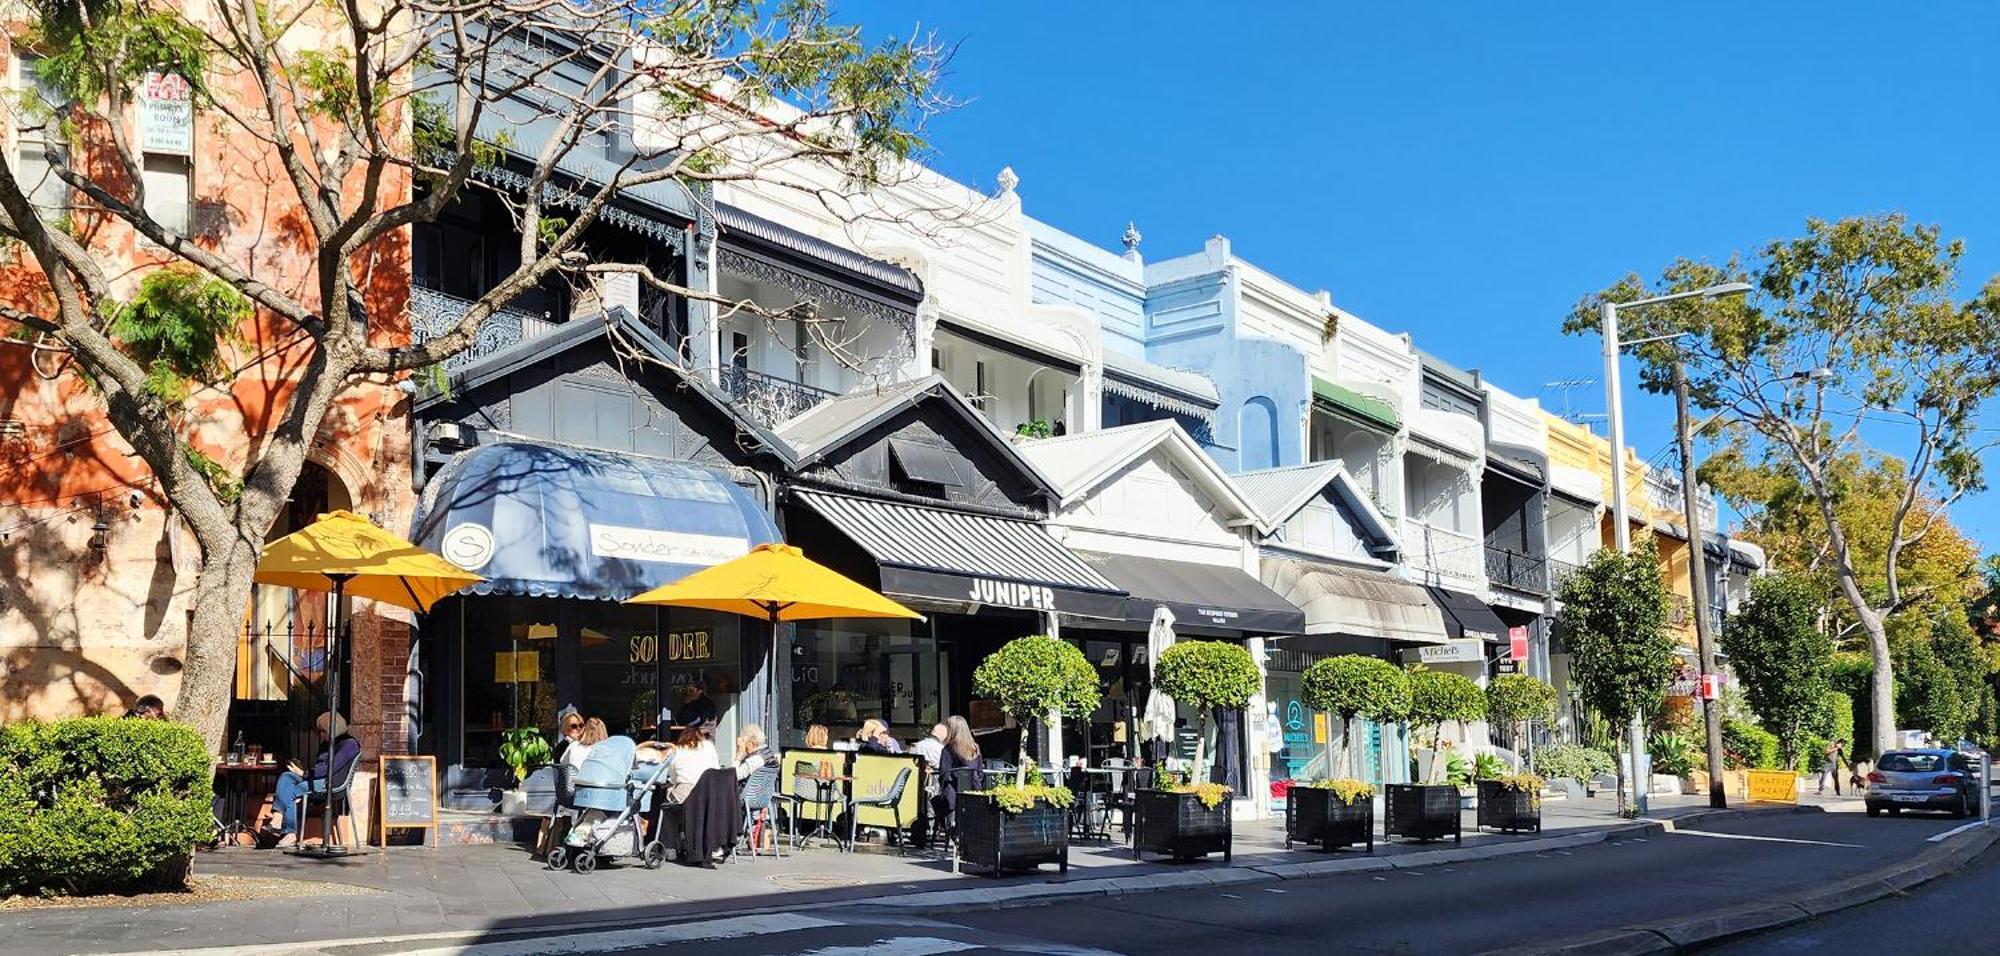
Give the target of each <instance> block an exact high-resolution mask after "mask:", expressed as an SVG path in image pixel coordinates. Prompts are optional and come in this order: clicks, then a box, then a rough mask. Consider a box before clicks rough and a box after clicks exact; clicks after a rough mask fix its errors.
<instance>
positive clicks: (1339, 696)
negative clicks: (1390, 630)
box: [1302, 654, 1410, 723]
mask: <svg viewBox="0 0 2000 956" xmlns="http://www.w3.org/2000/svg"><path fill="white" fill-rule="evenodd" d="M1302 683H1303V684H1304V685H1305V686H1304V691H1305V701H1306V704H1307V706H1310V707H1311V708H1312V709H1314V710H1317V711H1322V712H1324V713H1329V714H1333V715H1336V716H1338V717H1339V718H1340V719H1341V720H1344V721H1345V720H1353V719H1354V718H1356V717H1360V718H1362V719H1363V720H1371V721H1374V722H1376V723H1389V722H1392V721H1398V720H1402V719H1404V718H1405V717H1407V716H1409V713H1410V679H1409V677H1408V676H1407V675H1406V674H1404V672H1403V670H1402V668H1399V667H1397V666H1396V665H1394V664H1391V663H1389V662H1388V661H1385V660H1383V659H1381V658H1379V657H1365V656H1362V655H1360V654H1342V655H1340V656H1338V657H1326V658H1321V659H1319V660H1317V661H1314V662H1312V664H1311V665H1310V666H1308V667H1307V668H1306V672H1305V674H1304V675H1303V677H1302Z"/></svg>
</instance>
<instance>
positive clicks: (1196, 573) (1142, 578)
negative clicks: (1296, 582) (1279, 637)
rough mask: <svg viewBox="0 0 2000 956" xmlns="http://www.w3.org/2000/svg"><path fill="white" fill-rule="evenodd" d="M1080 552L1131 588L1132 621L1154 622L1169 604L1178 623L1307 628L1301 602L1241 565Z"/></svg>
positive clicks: (1250, 629) (1272, 630)
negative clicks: (1156, 611) (1155, 613)
mask: <svg viewBox="0 0 2000 956" xmlns="http://www.w3.org/2000/svg"><path fill="white" fill-rule="evenodd" d="M1076 554H1077V555H1078V556H1079V557H1081V558H1083V559H1084V560H1085V561H1087V562H1089V563H1090V566H1091V567H1093V568H1096V569H1097V570H1098V571H1099V572H1100V573H1102V574H1103V575H1104V576H1105V577H1106V578H1109V579H1110V580H1111V581H1112V582H1113V583H1115V584H1117V585H1118V586H1119V587H1121V588H1124V589H1125V590H1126V591H1129V592H1131V594H1132V596H1131V597H1130V598H1129V599H1128V600H1127V602H1126V611H1125V619H1126V620H1127V621H1132V622H1136V623H1145V622H1148V621H1151V620H1152V617H1153V609H1154V608H1155V607H1160V606H1165V607H1166V608H1167V609H1168V610H1170V611H1172V612H1174V621H1175V624H1174V626H1175V627H1176V628H1180V627H1205V628H1212V629H1217V630H1225V631H1239V632H1242V633H1244V634H1249V635H1259V634H1301V633H1304V632H1305V615H1304V614H1303V613H1301V612H1300V611H1299V609H1298V607H1297V606H1296V605H1294V604H1292V603H1291V602H1290V601H1287V600H1285V599H1284V598H1283V597H1281V596H1279V595H1278V594H1277V593H1276V592H1274V591H1272V590H1271V589H1270V588H1267V587H1265V586H1264V585H1263V583H1262V582H1260V581H1258V580H1257V579H1256V578H1253V577H1251V576H1250V575H1248V574H1245V573H1244V572H1242V571H1241V570H1238V569H1236V568H1228V567H1222V566H1220V565H1212V564H1191V563H1189V562H1186V561H1167V560H1162V559H1160V558H1144V557H1139V556H1137V555H1129V554H1106V553H1103V552H1098V551H1078V552H1076Z"/></svg>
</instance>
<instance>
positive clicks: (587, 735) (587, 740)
mask: <svg viewBox="0 0 2000 956" xmlns="http://www.w3.org/2000/svg"><path fill="white" fill-rule="evenodd" d="M610 736H611V731H610V729H609V728H607V727H605V726H604V721H603V720H602V719H599V718H597V717H592V718H590V719H589V720H586V721H583V723H582V724H581V726H580V729H579V730H578V731H577V733H576V734H575V735H574V736H572V737H570V742H569V746H567V747H564V748H563V754H562V758H561V759H562V762H563V763H566V764H569V765H570V766H572V767H582V766H583V762H584V760H585V759H587V758H588V757H589V756H590V748H591V747H592V746H594V745H596V744H601V743H603V742H604V741H605V738H608V737H610Z"/></svg>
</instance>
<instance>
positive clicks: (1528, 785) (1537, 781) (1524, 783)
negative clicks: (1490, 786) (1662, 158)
mask: <svg viewBox="0 0 2000 956" xmlns="http://www.w3.org/2000/svg"><path fill="white" fill-rule="evenodd" d="M1485 779H1486V780H1488V781H1489V782H1491V783H1497V784H1499V785H1500V787H1501V788H1502V789H1504V790H1512V791H1514V792H1516V793H1541V792H1542V787H1543V786H1544V785H1545V784H1547V782H1548V781H1545V780H1543V779H1542V778H1541V777H1539V776H1537V775H1535V774H1532V773H1510V774H1502V775H1500V776H1498V777H1488V778H1485Z"/></svg>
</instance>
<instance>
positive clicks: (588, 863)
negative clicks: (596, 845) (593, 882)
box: [569, 850, 597, 873]
mask: <svg viewBox="0 0 2000 956" xmlns="http://www.w3.org/2000/svg"><path fill="white" fill-rule="evenodd" d="M569 866H570V869H572V870H575V871H577V872H578V873H589V872H590V871H592V870H595V869H597V854H596V853H595V852H593V851H591V850H578V851H577V853H576V858H575V859H572V860H570V862H569Z"/></svg>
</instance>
